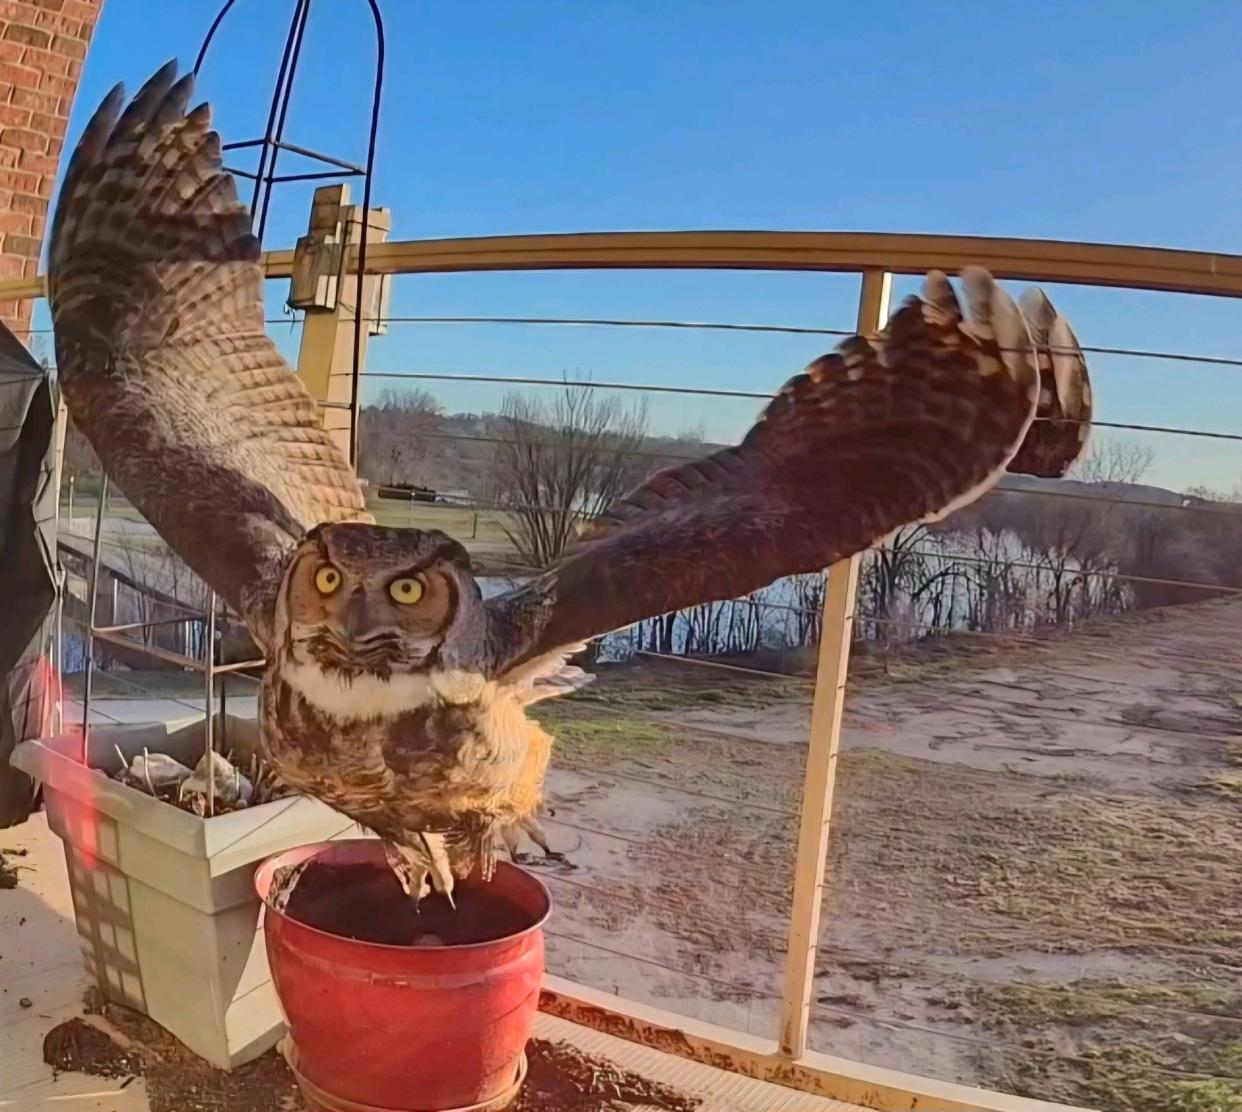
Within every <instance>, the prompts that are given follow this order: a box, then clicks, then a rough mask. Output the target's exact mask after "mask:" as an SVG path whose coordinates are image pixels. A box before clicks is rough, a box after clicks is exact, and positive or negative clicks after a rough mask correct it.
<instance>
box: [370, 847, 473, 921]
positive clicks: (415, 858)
mask: <svg viewBox="0 0 1242 1112" xmlns="http://www.w3.org/2000/svg"><path fill="white" fill-rule="evenodd" d="M417 837H418V843H417V844H416V845H413V846H404V845H399V844H397V843H395V842H385V843H384V857H385V858H386V859H387V861H388V866H389V868H391V869H392V871H393V872H394V873H395V874H396V877H397V880H398V881H399V882H400V884H401V887H402V889H403V890H404V891H405V894H406V895H407V896H409V897H410V898H411V899H413V901H414V906H415V907H418V905H419V903H420V902H421V901H422V898H423V897H424V896H427V895H430V894H431V890H432V889H433V888H434V889H435V890H436V891H437V892H439V893H440V895H442V896H443V897H444V898H445V899H446V900H448V902H449V906H450V907H456V904H454V903H453V883H454V882H453V870H452V868H450V866H449V861H448V854H447V853H446V852H445V849H444V835H442V834H419V835H418V836H417Z"/></svg>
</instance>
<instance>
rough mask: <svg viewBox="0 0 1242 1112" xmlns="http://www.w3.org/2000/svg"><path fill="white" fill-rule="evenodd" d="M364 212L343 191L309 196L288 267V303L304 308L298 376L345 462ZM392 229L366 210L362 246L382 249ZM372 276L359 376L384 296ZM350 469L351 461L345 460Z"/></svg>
mask: <svg viewBox="0 0 1242 1112" xmlns="http://www.w3.org/2000/svg"><path fill="white" fill-rule="evenodd" d="M362 219H363V216H362V209H361V208H360V207H359V206H358V205H351V204H349V187H348V186H347V185H331V186H321V187H320V188H319V189H316V190H315V198H314V201H313V202H312V204H311V215H310V221H309V226H308V230H307V233H306V235H304V236H302V237H301V238H300V239H299V240H298V246H297V248H296V250H295V251H294V258H293V261H292V267H291V277H292V279H293V281H292V284H291V289H290V295H289V304H290V305H291V306H292V307H293V308H295V309H302V310H304V311H305V313H306V316H305V318H304V319H303V321H302V343H301V346H300V347H299V348H298V366H297V371H298V377H299V378H301V379H302V381H303V382H304V383H305V384H306V388H307V390H309V391H310V395H311V397H312V398H314V399H315V401H316V402H318V403H319V406H320V410H321V414H322V419H323V427H324V428H325V429H327V430H328V431H329V432H330V433H331V434H332V438H333V439H334V440H335V441H336V442H337V444H338V446H339V447H340V449H341V452H342V454H343V455H344V456H345V458H346V459H351V448H352V447H353V445H351V443H350V428H351V426H353V427H355V428H356V427H357V414H356V413H355V414H353V416H352V417H351V410H352V409H353V408H354V399H355V397H356V393H355V391H354V390H353V371H354V313H355V311H357V310H356V307H355V305H354V301H355V299H356V295H357V285H356V279H355V275H356V273H357V271H356V269H355V270H354V271H353V273H350V270H351V267H350V264H351V262H352V261H353V260H354V258H355V253H356V247H357V244H358V241H359V240H360V239H361V237H362ZM391 227H392V214H391V212H389V210H388V209H382V208H375V209H372V210H371V212H370V214H369V218H368V229H367V241H368V243H370V244H376V245H378V244H380V243H382V242H383V241H384V240H385V239H386V238H387V236H388V232H389V229H390V228H391ZM383 281H384V279H383V278H382V277H380V276H378V275H376V276H373V277H369V278H367V279H366V281H365V282H364V284H363V301H364V304H363V305H362V307H361V312H362V313H363V314H365V317H364V321H365V325H366V326H365V327H364V328H363V330H362V344H361V349H360V352H359V355H360V361H359V364H360V365H359V373H362V372H363V370H364V369H365V367H366V353H367V339H368V337H370V336H372V335H375V334H376V333H378V332H380V331H382V329H383V323H382V321H381V320H379V319H378V318H379V316H380V314H381V311H382V310H381V307H382V302H383V297H382V296H381V285H382V283H383ZM351 462H352V460H351Z"/></svg>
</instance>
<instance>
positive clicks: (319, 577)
mask: <svg viewBox="0 0 1242 1112" xmlns="http://www.w3.org/2000/svg"><path fill="white" fill-rule="evenodd" d="M340 585H341V573H340V572H339V571H337V570H336V568H334V567H333V566H332V565H331V564H324V566H323V567H321V568H320V569H319V570H318V571H317V572H315V590H317V591H318V592H319V593H320V594H321V595H330V594H331V593H332V592H333V591H335V590H336V589H337V587H339V586H340Z"/></svg>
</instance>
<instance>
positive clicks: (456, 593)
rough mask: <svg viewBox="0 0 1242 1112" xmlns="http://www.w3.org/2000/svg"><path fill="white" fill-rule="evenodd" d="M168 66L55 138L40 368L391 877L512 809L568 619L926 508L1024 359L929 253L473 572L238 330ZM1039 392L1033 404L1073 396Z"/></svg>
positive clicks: (997, 446)
mask: <svg viewBox="0 0 1242 1112" xmlns="http://www.w3.org/2000/svg"><path fill="white" fill-rule="evenodd" d="M189 94H190V81H189V79H188V78H183V79H181V80H180V81H178V80H177V79H176V74H175V69H174V68H173V67H172V66H167V67H165V68H164V69H163V70H161V71H160V72H159V73H158V74H157V75H156V76H155V77H154V78H152V80H151V81H150V82H148V84H147V85H146V86H145V87H144V88H143V90H142V91H141V92H140V93H139V94H138V96H137V97H136V98H135V99H134V101H133V102H132V103H131V104H130V106H129V107H128V108H127V109H126V111H125V112H124V114H123V115H121V116H120V117H119V119H118V112H119V109H120V106H121V103H122V95H121V92H120V90H119V89H118V90H116V91H114V92H113V93H112V94H111V95H110V96H109V97H108V99H107V100H106V101H105V102H104V104H103V106H102V107H101V108H100V110H99V111H98V112H97V113H96V115H95V117H94V118H93V119H92V120H91V122H90V124H89V125H88V127H87V129H86V134H85V136H84V137H83V139H82V142H81V144H80V145H79V148H78V150H77V151H76V153H75V154H74V157H73V160H72V161H71V163H70V167H69V171H68V174H67V177H66V180H65V185H64V187H63V190H62V194H61V197H60V201H59V204H58V208H57V213H56V218H55V221H54V224H53V229H52V238H51V251H50V266H49V281H50V296H51V306H52V316H53V322H54V325H55V329H56V341H57V352H58V355H59V360H60V373H61V378H62V381H63V383H64V389H65V398H66V401H67V402H68V405H69V408H70V410H71V412H72V414H73V417H74V420H75V422H76V423H77V424H78V425H79V427H80V428H82V429H83V431H84V432H85V433H86V435H87V436H88V437H89V439H90V440H91V443H92V444H93V445H94V447H95V449H96V451H97V452H98V454H99V456H100V458H101V460H102V461H103V463H104V465H105V467H106V468H107V469H108V471H109V473H110V474H111V475H112V476H113V478H114V479H115V481H116V482H117V484H118V485H119V486H120V487H121V488H122V490H123V491H124V492H125V493H126V495H128V497H129V498H130V499H131V500H132V501H133V502H134V503H135V505H137V506H138V508H139V509H140V510H141V511H142V512H143V514H144V515H145V516H146V517H147V519H148V520H149V521H150V522H151V523H152V525H153V526H154V527H155V528H156V530H157V531H158V532H159V533H160V534H161V535H162V536H163V537H164V538H165V539H166V540H167V541H168V543H169V544H170V546H171V547H172V548H173V549H174V550H175V551H176V552H178V553H179V554H180V555H181V556H182V557H183V558H184V559H185V560H186V562H187V563H189V564H190V566H191V567H193V568H194V570H195V571H197V572H198V574H199V575H200V576H202V578H203V579H204V580H205V581H206V582H207V583H208V584H210V585H211V586H212V587H213V588H214V589H215V590H216V591H217V592H218V593H219V594H220V595H222V596H223V597H224V598H225V599H226V600H227V601H228V602H229V603H230V604H231V605H232V606H234V607H235V608H236V609H237V610H238V611H239V612H240V613H241V614H242V616H243V617H244V618H245V620H246V622H247V624H248V626H249V628H250V630H251V632H252V633H253V635H254V636H255V638H256V639H257V640H258V642H259V643H260V645H261V646H262V647H263V649H264V651H265V652H266V654H267V657H268V663H267V668H266V674H265V677H264V686H263V699H262V719H263V737H264V745H265V747H266V749H267V751H268V754H269V755H270V757H271V759H272V760H273V762H274V763H275V765H276V767H277V768H278V769H279V770H280V773H281V775H282V776H283V777H284V778H285V779H286V780H287V781H288V782H289V783H290V784H291V785H293V786H294V787H296V788H299V789H300V790H302V791H305V792H307V793H309V794H312V795H315V796H317V797H319V798H321V799H323V800H325V801H326V802H328V803H330V804H332V805H333V806H336V807H337V808H339V809H340V810H342V811H344V812H345V813H347V814H349V815H350V816H352V817H353V818H355V819H356V820H358V821H359V822H361V823H363V824H364V825H366V826H368V827H370V828H371V829H373V830H375V831H376V832H377V833H379V834H380V835H381V836H382V837H383V838H384V839H385V841H386V844H387V845H388V847H389V851H390V860H392V862H393V865H394V868H396V869H397V871H398V874H399V875H401V876H402V878H403V880H404V882H405V883H406V884H407V886H408V888H409V889H410V890H411V891H412V892H413V893H414V894H415V895H417V894H419V893H420V892H421V891H423V889H424V887H425V883H426V878H427V874H428V873H430V876H431V881H432V883H434V884H435V886H436V887H437V888H439V889H440V890H441V891H445V892H448V891H449V890H450V889H451V886H452V879H453V876H454V875H456V876H462V875H464V874H465V873H466V872H467V871H469V870H470V869H471V868H474V867H476V866H481V867H482V868H483V870H484V872H485V873H486V871H487V869H488V868H489V866H490V861H491V857H492V853H493V851H494V845H495V840H496V835H497V832H498V831H499V830H502V829H504V828H505V827H509V829H510V831H511V832H512V829H513V824H515V823H516V824H519V825H522V824H525V825H526V826H527V828H528V829H537V828H532V827H531V826H530V823H532V822H533V816H534V814H535V811H536V808H537V807H538V804H539V801H540V795H541V790H542V784H543V778H544V771H545V768H546V765H547V761H548V754H549V750H550V746H551V739H550V738H549V737H548V735H547V734H546V733H544V732H543V731H542V730H541V729H540V728H539V727H538V726H537V725H536V724H534V723H533V722H531V721H530V720H529V719H528V718H527V713H526V711H527V708H528V707H529V705H530V704H531V703H533V702H535V701H537V700H539V699H543V698H547V697H550V696H553V695H557V694H562V693H564V692H565V691H567V690H572V689H573V687H575V686H576V685H578V684H580V683H581V682H583V681H584V680H585V678H586V677H584V676H583V675H582V673H580V672H579V671H578V670H577V669H573V668H570V667H568V666H567V664H566V659H567V657H568V656H569V655H570V654H572V653H573V652H575V651H576V650H577V649H578V648H579V647H581V645H582V643H583V642H585V641H587V640H589V639H591V638H593V637H597V636H599V635H601V634H605V633H608V632H610V631H612V630H614V629H617V628H620V627H622V626H624V625H626V624H629V623H631V622H634V621H638V620H641V619H643V618H647V617H651V616H653V615H657V614H661V613H665V612H668V611H672V610H679V609H682V608H685V607H689V606H693V605H696V604H698V603H702V602H706V601H709V600H714V599H725V598H731V597H734V596H737V595H741V594H744V593H746V592H748V591H751V590H754V589H756V588H758V587H762V586H764V585H765V584H767V583H769V582H771V581H773V580H775V579H778V578H780V577H782V576H785V575H791V574H794V573H797V572H805V571H811V570H814V569H818V568H822V567H824V566H825V565H827V564H829V563H832V562H833V561H835V560H838V559H840V558H842V557H845V556H849V555H851V554H853V553H856V552H859V551H860V550H862V549H864V548H866V547H867V546H869V545H871V544H873V543H875V542H876V541H878V540H880V539H882V538H883V537H884V536H885V535H886V534H888V533H889V532H891V531H892V530H894V529H896V528H898V527H899V526H902V525H906V524H910V523H912V522H916V521H921V520H928V519H931V518H935V517H939V516H942V515H943V514H945V513H947V512H949V511H950V510H951V509H952V508H954V507H956V506H960V505H963V504H965V503H966V502H969V501H970V500H972V499H973V498H975V497H977V496H978V495H979V494H981V493H982V492H983V491H985V490H987V489H988V488H989V487H990V486H991V485H992V484H993V483H994V482H995V481H996V480H997V478H998V477H999V476H1000V475H1001V474H1002V473H1003V472H1004V470H1005V468H1006V465H1007V464H1008V465H1009V466H1010V467H1011V468H1012V467H1013V463H1012V460H1013V457H1014V454H1015V452H1017V451H1018V450H1019V446H1020V445H1021V444H1022V442H1023V439H1024V437H1026V436H1027V434H1028V429H1029V428H1030V425H1031V421H1032V419H1033V417H1034V415H1035V410H1036V404H1037V393H1038V383H1039V371H1038V369H1037V365H1036V358H1037V357H1036V354H1035V351H1034V349H1033V346H1032V340H1031V333H1030V329H1029V327H1028V324H1027V322H1026V320H1024V318H1023V315H1022V313H1021V312H1019V310H1018V308H1017V306H1015V305H1014V303H1013V302H1012V301H1011V300H1010V299H1009V297H1008V296H1007V295H1006V294H1005V293H1003V292H1002V291H1001V290H1000V289H999V288H998V287H997V286H996V285H995V284H994V283H993V282H992V280H991V278H990V277H989V276H988V275H987V274H986V272H983V271H980V270H972V271H968V272H967V273H965V274H964V276H963V278H964V288H965V290H966V293H967V300H968V304H969V307H970V313H969V315H968V316H964V315H963V313H962V312H961V310H960V308H959V305H958V301H957V298H956V296H955V295H954V293H953V290H952V287H951V286H950V284H949V282H948V280H947V279H946V278H945V277H944V275H941V274H932V275H931V276H929V278H928V281H927V285H926V287H925V290H924V296H923V298H921V299H920V298H910V299H909V300H907V301H906V303H905V304H904V305H902V307H901V308H900V309H898V311H897V312H896V313H895V314H894V316H893V318H892V319H891V320H890V321H889V324H888V326H887V328H886V329H885V330H884V332H883V334H882V335H881V336H879V337H876V338H874V339H871V340H868V339H864V338H862V337H854V338H852V339H850V340H847V341H846V342H845V343H843V344H841V345H840V347H839V348H838V349H837V351H836V352H835V353H833V354H831V355H826V356H824V357H823V358H821V359H818V360H816V361H815V362H814V363H812V364H811V365H810V366H809V367H808V368H807V369H806V371H805V372H804V373H802V374H800V375H797V376H796V377H794V378H793V379H791V380H790V381H789V382H788V383H787V384H786V385H785V386H784V388H782V390H781V391H780V392H779V393H778V394H777V396H776V397H775V398H774V399H773V400H772V402H771V404H770V405H769V406H768V407H767V409H766V410H765V412H764V413H763V415H762V416H761V417H760V419H759V421H758V423H757V424H756V425H755V426H754V428H753V429H751V431H750V432H749V433H748V434H747V435H746V437H745V439H744V440H743V441H742V443H741V444H739V445H738V446H737V447H735V448H729V449H726V450H724V451H721V452H717V453H715V454H714V455H711V456H709V457H707V458H706V459H703V460H699V461H697V462H694V463H690V464H687V465H683V466H680V467H675V468H670V469H668V470H665V471H662V472H660V473H658V474H656V475H653V476H652V477H651V478H649V479H647V480H646V481H645V482H644V483H642V484H641V485H640V486H639V487H638V488H637V489H636V490H634V491H633V492H632V493H631V494H630V495H628V496H627V497H626V498H624V499H622V500H621V501H620V502H619V503H618V504H617V505H615V506H614V507H612V508H611V509H610V510H609V511H608V512H607V513H606V514H605V515H603V516H602V517H601V518H599V519H598V520H597V521H595V522H593V523H592V524H591V525H590V526H589V527H588V528H587V529H586V530H585V531H584V533H583V534H582V536H581V537H580V539H579V540H578V542H577V544H576V545H575V546H574V547H573V548H572V549H571V550H570V551H569V552H567V553H566V554H565V556H564V557H563V558H562V559H561V560H560V561H558V562H557V564H556V565H555V566H553V567H552V568H550V569H549V570H548V571H547V572H545V573H544V574H543V575H541V576H539V577H538V578H536V579H534V580H532V581H530V582H529V583H527V584H525V585H523V586H520V587H518V588H516V589H515V590H513V591H511V592H509V593H508V594H505V595H502V596H500V597H498V598H495V599H491V600H487V601H484V600H483V599H482V598H481V596H480V593H479V591H478V588H477V584H476V583H475V581H474V577H473V573H472V571H471V568H470V561H469V558H468V556H467V554H466V552H465V549H463V548H462V547H461V546H460V545H459V544H457V543H456V542H455V541H453V540H452V539H451V538H449V537H447V536H445V535H443V534H440V533H433V532H422V531H419V530H414V529H398V530H394V529H383V528H379V527H377V526H374V525H371V524H367V520H368V519H367V517H366V513H365V501H364V499H363V497H362V494H361V491H360V489H359V487H358V484H357V482H356V480H355V479H354V477H353V475H352V474H351V473H350V471H349V469H348V467H347V466H346V464H345V462H344V460H343V459H341V457H340V455H339V453H338V452H337V451H336V449H335V448H334V447H333V445H332V443H331V441H330V440H329V438H328V437H327V435H326V434H325V433H324V432H323V431H322V429H321V426H320V422H319V415H318V413H317V411H316V407H315V405H314V403H313V402H312V401H311V399H310V398H309V397H308V395H307V394H306V391H305V390H304V388H303V387H302V385H301V383H300V382H299V381H298V379H297V378H296V377H295V376H294V374H293V373H292V371H291V370H290V368H289V367H288V366H287V365H286V364H285V363H284V361H283V360H282V359H281V358H280V356H279V354H278V353H277V351H276V349H275V348H274V347H273V346H272V344H271V343H270V341H268V339H267V338H266V336H265V335H264V333H263V320H262V317H263V312H262V296H261V294H262V285H261V283H262V275H261V273H260V269H259V266H258V246H257V244H256V243H255V241H254V239H253V237H252V236H251V235H250V233H249V230H248V220H247V214H246V211H245V209H244V208H243V206H242V205H241V204H240V203H239V202H238V199H237V194H236V190H235V187H234V185H233V182H232V179H231V178H230V177H229V176H228V175H227V174H226V173H225V172H224V171H223V170H222V168H221V163H220V143H219V140H218V138H217V137H216V136H215V135H214V134H213V133H212V132H211V131H210V130H209V119H208V112H207V110H206V108H196V109H194V110H193V111H191V112H188V113H187V112H186V104H187V101H188V97H189ZM1064 331H1068V326H1065V329H1064ZM1047 334H1048V338H1049V341H1050V342H1051V341H1052V340H1054V339H1055V337H1056V336H1058V335H1060V334H1061V333H1060V332H1059V331H1058V327H1057V326H1056V325H1055V324H1052V325H1049V327H1048V329H1047ZM1041 335H1042V333H1041ZM1071 335H1072V334H1071ZM1041 346H1046V345H1043V344H1042V341H1041ZM1050 359H1051V362H1050V363H1049V367H1050V368H1051V371H1052V374H1053V378H1054V379H1055V380H1056V382H1057V383H1058V390H1059V384H1060V383H1061V381H1062V376H1060V372H1059V371H1058V368H1059V367H1060V368H1062V369H1063V368H1064V366H1065V365H1064V364H1058V363H1057V361H1056V359H1057V356H1056V355H1055V354H1053V355H1051V356H1050ZM1075 373H1077V372H1075ZM1079 379H1080V381H1081V383H1082V384H1083V387H1084V388H1085V383H1086V379H1085V368H1083V369H1082V373H1081V374H1080V375H1079ZM1072 380H1073V374H1071V375H1070V376H1069V378H1068V379H1066V381H1067V382H1068V381H1072ZM1056 396H1057V398H1058V399H1060V405H1061V409H1060V410H1059V411H1057V415H1058V416H1061V417H1068V416H1071V415H1072V413H1078V414H1082V413H1083V412H1086V413H1087V414H1088V415H1089V401H1088V402H1087V403H1086V406H1085V409H1084V406H1083V404H1082V402H1081V400H1079V401H1078V402H1077V403H1070V402H1067V400H1066V399H1067V394H1066V393H1064V392H1058V393H1057V395H1056ZM1074 405H1077V409H1075V408H1074ZM1075 427H1076V428H1077V427H1078V426H1075ZM1081 441H1082V438H1081V436H1078V435H1077V434H1076V435H1075V436H1074V437H1073V438H1068V437H1065V436H1062V435H1061V434H1060V433H1059V432H1058V433H1057V434H1056V435H1055V436H1051V437H1048V438H1041V445H1040V447H1039V450H1038V453H1037V455H1038V456H1039V460H1038V463H1039V466H1040V467H1041V468H1060V469H1061V470H1063V469H1064V467H1065V466H1067V465H1068V462H1069V460H1070V459H1072V458H1073V456H1075V455H1076V454H1077V452H1078V451H1079V450H1081Z"/></svg>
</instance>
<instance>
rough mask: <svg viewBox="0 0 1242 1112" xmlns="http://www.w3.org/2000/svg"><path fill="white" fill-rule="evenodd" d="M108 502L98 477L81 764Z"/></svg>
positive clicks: (86, 735) (102, 478)
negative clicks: (100, 561)
mask: <svg viewBox="0 0 1242 1112" xmlns="http://www.w3.org/2000/svg"><path fill="white" fill-rule="evenodd" d="M107 502H108V476H107V474H106V473H101V475H100V478H99V504H98V505H97V506H96V507H95V540H94V544H93V545H92V547H91V588H90V589H91V597H90V599H89V600H88V602H87V604H86V669H85V674H84V675H83V677H82V763H83V764H87V763H88V738H89V735H90V720H91V685H92V682H93V680H94V675H95V617H96V611H97V608H98V604H99V558H100V554H101V553H100V549H101V546H102V545H103V519H104V507H105V506H106V505H107Z"/></svg>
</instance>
